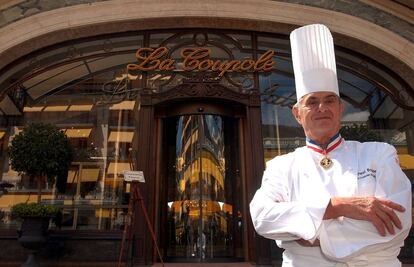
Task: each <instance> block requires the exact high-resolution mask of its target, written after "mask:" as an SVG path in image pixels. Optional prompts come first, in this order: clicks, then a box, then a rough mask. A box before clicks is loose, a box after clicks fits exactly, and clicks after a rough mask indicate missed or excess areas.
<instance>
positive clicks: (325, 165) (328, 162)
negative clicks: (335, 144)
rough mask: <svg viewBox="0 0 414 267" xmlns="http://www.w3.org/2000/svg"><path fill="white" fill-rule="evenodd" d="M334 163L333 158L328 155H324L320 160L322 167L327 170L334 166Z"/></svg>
mask: <svg viewBox="0 0 414 267" xmlns="http://www.w3.org/2000/svg"><path fill="white" fill-rule="evenodd" d="M332 163H333V162H332V160H331V159H330V158H328V157H327V156H324V157H323V158H322V159H321V161H320V162H319V164H321V166H322V168H324V169H325V170H327V169H329V168H330V167H331V166H332Z"/></svg>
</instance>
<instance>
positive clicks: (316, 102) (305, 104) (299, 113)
mask: <svg viewBox="0 0 414 267" xmlns="http://www.w3.org/2000/svg"><path fill="white" fill-rule="evenodd" d="M343 110H344V107H343V104H342V102H341V100H340V98H339V97H338V96H337V95H336V94H334V93H332V92H316V93H309V94H307V95H305V96H303V97H302V98H301V99H300V100H299V102H298V103H297V104H296V105H295V106H294V107H293V108H292V112H293V115H294V116H295V118H296V120H297V121H298V122H299V124H300V125H302V127H303V130H304V131H305V135H306V136H307V137H309V138H311V139H312V140H315V141H317V142H318V143H319V144H321V145H324V144H326V142H327V141H328V140H329V139H330V138H331V137H333V136H334V135H335V134H336V133H338V131H339V128H340V127H341V116H342V112H343Z"/></svg>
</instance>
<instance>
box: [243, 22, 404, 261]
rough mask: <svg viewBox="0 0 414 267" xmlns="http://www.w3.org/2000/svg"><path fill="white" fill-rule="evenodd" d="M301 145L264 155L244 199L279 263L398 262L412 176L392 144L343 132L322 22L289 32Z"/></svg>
mask: <svg viewBox="0 0 414 267" xmlns="http://www.w3.org/2000/svg"><path fill="white" fill-rule="evenodd" d="M290 42H291V48H292V60H293V69H294V74H295V84H296V95H297V103H296V104H295V105H294V107H293V108H292V113H293V115H294V117H295V118H296V120H297V121H298V123H299V124H300V125H301V126H302V128H303V130H304V132H305V135H306V146H305V147H300V148H297V149H296V150H295V151H294V152H292V153H288V154H285V155H282V156H277V157H275V158H274V159H272V160H270V161H269V162H267V167H266V170H265V172H264V174H263V178H262V185H261V187H260V188H259V189H258V190H257V192H256V194H255V196H254V198H253V200H252V201H251V203H250V213H251V217H252V220H253V225H254V227H255V229H256V231H257V233H259V234H260V235H262V236H264V237H266V238H270V239H273V240H276V243H277V245H278V246H279V247H281V248H284V249H285V251H284V253H283V265H282V266H283V267H289V266H294V267H309V266H311V267H325V266H326V267H328V266H329V267H333V266H336V267H339V266H349V267H352V266H365V267H397V266H401V263H400V261H399V260H398V259H397V256H398V254H399V252H400V247H401V246H403V242H404V239H405V238H406V237H407V235H408V232H409V230H410V227H411V183H410V181H409V179H408V178H407V176H406V175H405V174H404V173H403V172H402V170H401V168H400V166H399V163H398V157H397V154H396V150H395V148H394V147H393V146H391V145H389V144H386V143H380V142H366V143H360V142H357V141H348V140H344V139H343V138H342V137H341V135H340V134H339V129H340V126H341V125H340V121H341V115H342V112H343V109H344V106H343V103H342V102H341V99H340V98H339V90H338V81H337V75H336V65H335V55H334V47H333V39H332V35H331V33H330V31H329V29H328V28H327V27H326V26H324V25H320V24H315V25H308V26H304V27H301V28H298V29H296V30H294V31H293V32H292V33H291V35H290Z"/></svg>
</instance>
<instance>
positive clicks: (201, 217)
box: [167, 115, 242, 261]
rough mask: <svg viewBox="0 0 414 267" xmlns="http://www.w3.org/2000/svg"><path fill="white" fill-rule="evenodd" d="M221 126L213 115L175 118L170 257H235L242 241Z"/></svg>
mask: <svg viewBox="0 0 414 267" xmlns="http://www.w3.org/2000/svg"><path fill="white" fill-rule="evenodd" d="M224 127H225V125H224V120H223V119H222V117H220V116H215V115H203V116H202V115H188V116H181V117H179V118H178V119H177V121H176V128H177V132H176V139H175V162H174V163H172V164H174V165H175V171H174V173H173V175H171V177H170V178H169V181H168V191H169V192H168V202H167V205H168V211H169V212H168V223H169V228H168V247H167V256H168V257H174V258H190V259H195V260H197V261H205V260H207V259H211V258H218V257H236V254H235V247H241V232H242V231H241V227H242V224H241V213H240V211H237V209H238V207H237V205H235V204H234V201H233V192H232V191H233V190H232V182H234V180H233V181H232V179H236V178H237V177H232V176H231V172H230V171H229V170H230V169H232V168H231V167H230V164H231V163H230V161H231V159H228V153H227V152H228V151H227V149H228V144H226V141H227V139H226V136H225V130H224ZM234 189H236V188H234ZM238 222H239V223H238ZM236 227H237V228H236ZM236 236H237V237H236ZM234 242H237V244H234Z"/></svg>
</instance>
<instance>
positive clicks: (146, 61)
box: [127, 47, 275, 76]
mask: <svg viewBox="0 0 414 267" xmlns="http://www.w3.org/2000/svg"><path fill="white" fill-rule="evenodd" d="M210 54H211V50H210V49H209V48H204V47H197V48H192V47H191V48H190V47H188V48H183V49H182V50H181V51H180V56H181V60H178V62H177V60H176V59H172V58H168V57H167V56H166V55H168V48H167V47H158V48H148V47H144V48H140V49H138V50H137V52H136V54H135V57H136V58H137V60H138V63H132V64H128V65H127V68H128V70H140V71H175V70H182V71H213V72H217V73H218V76H223V75H224V74H225V73H226V72H268V71H271V70H273V67H274V65H275V61H274V60H273V56H274V55H275V52H274V51H273V50H268V51H266V52H265V53H264V54H262V55H261V56H260V57H259V58H258V59H257V60H254V59H251V58H246V59H242V60H238V59H226V60H221V59H212V58H211V57H210ZM178 63H181V64H178Z"/></svg>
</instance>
